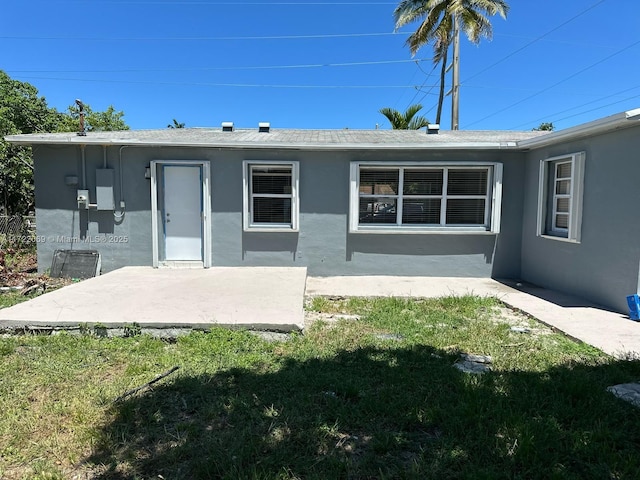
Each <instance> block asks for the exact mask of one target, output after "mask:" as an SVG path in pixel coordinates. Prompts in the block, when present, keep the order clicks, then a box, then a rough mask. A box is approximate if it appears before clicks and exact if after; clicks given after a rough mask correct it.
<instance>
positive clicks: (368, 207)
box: [358, 165, 492, 230]
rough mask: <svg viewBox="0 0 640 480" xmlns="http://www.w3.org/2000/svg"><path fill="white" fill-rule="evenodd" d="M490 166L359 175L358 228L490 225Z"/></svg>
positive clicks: (364, 170)
mask: <svg viewBox="0 0 640 480" xmlns="http://www.w3.org/2000/svg"><path fill="white" fill-rule="evenodd" d="M491 171H492V167H490V166H478V167H475V166H460V167H454V166H443V167H438V168H432V167H393V168H390V167H373V166H364V165H362V166H360V167H359V171H358V203H359V209H358V225H361V226H363V227H366V226H367V225H371V224H374V225H375V224H379V225H395V226H396V227H427V228H428V227H483V228H484V229H485V230H486V229H488V227H489V226H490V207H491V192H492V184H491V181H492V175H491Z"/></svg>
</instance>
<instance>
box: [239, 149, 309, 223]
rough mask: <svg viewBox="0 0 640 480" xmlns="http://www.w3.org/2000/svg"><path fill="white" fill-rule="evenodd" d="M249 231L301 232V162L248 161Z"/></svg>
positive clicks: (246, 220)
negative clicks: (299, 196)
mask: <svg viewBox="0 0 640 480" xmlns="http://www.w3.org/2000/svg"><path fill="white" fill-rule="evenodd" d="M244 228H245V230H287V231H290V230H297V228H298V164H297V162H286V163H272V162H249V161H247V162H244Z"/></svg>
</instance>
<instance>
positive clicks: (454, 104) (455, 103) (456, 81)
mask: <svg viewBox="0 0 640 480" xmlns="http://www.w3.org/2000/svg"><path fill="white" fill-rule="evenodd" d="M452 76H453V79H452V80H453V81H452V87H451V130H459V129H460V120H459V118H458V112H459V104H460V23H459V21H458V16H457V15H454V16H453V73H452Z"/></svg>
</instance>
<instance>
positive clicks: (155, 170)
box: [7, 109, 640, 312]
mask: <svg viewBox="0 0 640 480" xmlns="http://www.w3.org/2000/svg"><path fill="white" fill-rule="evenodd" d="M638 118H640V109H639V110H633V111H630V112H623V113H621V114H617V115H613V116H610V117H606V118H603V119H600V120H596V121H594V122H590V123H587V124H584V125H580V126H577V127H573V128H569V129H566V130H562V131H558V132H551V133H549V132H534V131H528V132H512V131H439V130H438V129H433V128H431V129H429V130H428V131H427V132H425V131H424V130H420V131H409V130H372V131H358V130H334V131H328V130H284V129H283V130H280V129H271V128H270V126H269V124H260V125H259V127H258V128H255V129H237V128H235V127H234V126H233V124H232V123H228V122H225V123H223V125H222V128H211V129H210V128H193V129H164V130H149V131H122V132H89V133H87V134H86V136H80V135H76V134H69V133H56V134H31V135H12V136H8V137H7V140H8V141H9V142H12V143H14V144H20V145H31V146H33V147H34V150H33V151H34V162H35V192H36V193H35V194H36V218H37V240H38V264H39V268H40V269H41V270H44V269H46V268H48V266H49V265H50V264H51V259H52V256H53V253H54V251H55V250H57V249H76V250H85V249H94V250H97V251H99V252H100V255H101V262H102V270H103V271H109V270H113V269H116V268H119V267H122V266H125V265H150V266H151V265H152V266H155V267H159V266H168V267H174V268H178V267H183V266H196V267H205V268H206V267H209V266H243V265H251V266H306V267H307V268H308V271H309V273H310V274H311V275H315V276H329V275H413V276H418V275H420V276H441V277H451V276H455V277H491V278H510V279H521V280H523V281H526V282H531V283H533V284H536V285H539V286H543V287H548V288H552V289H556V290H559V291H563V292H567V293H571V294H574V295H578V296H581V297H584V298H586V299H589V300H591V301H592V302H595V303H598V304H601V305H604V306H607V307H610V308H613V309H616V310H618V311H622V312H624V311H626V309H627V307H626V296H627V295H629V294H632V293H636V292H637V290H638V278H639V276H640V269H639V263H640V241H638V239H639V238H640V225H639V222H637V221H636V218H637V215H636V212H635V209H636V208H639V207H640V188H638V182H639V181H640V159H639V158H638V155H640V153H639V152H640V121H638Z"/></svg>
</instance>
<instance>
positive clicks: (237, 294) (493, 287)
mask: <svg viewBox="0 0 640 480" xmlns="http://www.w3.org/2000/svg"><path fill="white" fill-rule="evenodd" d="M305 282H306V283H305ZM465 294H473V295H479V296H492V297H496V298H498V299H499V300H501V301H503V302H504V303H505V304H507V305H509V306H511V307H513V308H515V309H518V310H520V311H522V312H525V313H527V314H529V315H531V316H532V317H534V318H536V319H538V320H540V321H541V322H543V323H545V324H546V325H548V326H550V327H553V328H555V329H557V330H560V331H562V332H564V333H565V334H567V335H569V336H570V337H573V338H575V339H577V340H580V341H582V342H585V343H588V344H590V345H593V346H595V347H596V348H599V349H600V350H602V351H604V352H605V353H608V354H609V355H613V356H615V357H617V358H629V357H640V322H634V321H632V320H630V319H629V317H628V316H627V315H623V314H621V313H617V312H613V311H610V310H607V309H605V308H602V307H599V306H598V305H594V304H591V303H589V302H586V301H584V300H582V299H580V298H577V297H572V296H569V295H564V294H561V293H558V292H554V291H551V290H546V289H542V288H537V287H535V286H531V285H527V284H523V283H519V282H515V281H508V280H505V281H498V280H493V279H488V278H458V277H394V276H343V277H307V272H306V268H298V267H294V268H280V267H240V268H236V267H215V268H209V269H154V268H151V267H125V268H122V269H119V270H116V271H113V272H110V273H107V274H105V275H102V276H100V277H96V278H92V279H89V280H85V281H83V282H80V283H76V284H73V285H69V286H67V287H64V288H62V289H60V290H56V291H53V292H50V293H47V294H45V295H42V296H40V297H37V298H35V299H33V300H30V301H28V302H25V303H21V304H18V305H15V306H13V307H10V308H4V309H1V310H0V328H1V327H5V328H6V327H9V328H12V327H13V328H15V327H39V326H41V327H67V326H74V327H77V326H78V325H83V324H87V325H93V324H96V323H100V324H102V325H104V326H105V327H108V328H119V327H120V328H121V327H122V326H123V325H126V324H133V323H136V324H138V325H140V326H141V327H143V328H172V327H176V328H203V329H206V328H208V327H211V326H214V325H224V326H231V327H237V328H247V329H254V330H272V331H290V330H300V329H303V328H304V296H305V295H308V296H314V295H323V296H338V297H387V296H396V297H423V298H428V297H440V296H445V295H465Z"/></svg>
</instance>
